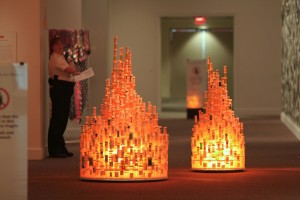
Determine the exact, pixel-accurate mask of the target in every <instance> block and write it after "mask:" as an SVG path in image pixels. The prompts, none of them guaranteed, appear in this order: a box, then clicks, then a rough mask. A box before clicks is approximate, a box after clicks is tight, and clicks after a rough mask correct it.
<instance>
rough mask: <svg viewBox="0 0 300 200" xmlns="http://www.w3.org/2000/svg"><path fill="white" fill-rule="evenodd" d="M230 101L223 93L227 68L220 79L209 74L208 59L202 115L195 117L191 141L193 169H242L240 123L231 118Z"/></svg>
mask: <svg viewBox="0 0 300 200" xmlns="http://www.w3.org/2000/svg"><path fill="white" fill-rule="evenodd" d="M231 103H232V100H231V99H230V98H229V96H228V92H227V68H226V66H225V67H224V76H223V77H220V74H219V71H218V70H216V71H213V65H212V63H211V61H210V59H208V89H207V91H206V92H205V105H204V109H205V113H204V112H202V111H199V116H195V124H194V127H193V135H192V139H191V148H192V156H191V160H192V169H193V170H216V171H220V170H224V171H225V170H243V169H244V168H245V142H244V135H243V124H242V123H241V122H239V119H238V118H236V117H234V112H233V111H232V110H231Z"/></svg>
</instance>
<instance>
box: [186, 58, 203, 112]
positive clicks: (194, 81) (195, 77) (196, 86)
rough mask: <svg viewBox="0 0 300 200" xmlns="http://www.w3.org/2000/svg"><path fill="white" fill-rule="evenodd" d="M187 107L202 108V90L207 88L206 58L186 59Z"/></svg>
mask: <svg viewBox="0 0 300 200" xmlns="http://www.w3.org/2000/svg"><path fill="white" fill-rule="evenodd" d="M187 67H188V70H187V98H186V100H187V101H186V103H187V108H188V109H199V108H203V106H204V105H203V103H204V91H206V90H207V65H206V60H187Z"/></svg>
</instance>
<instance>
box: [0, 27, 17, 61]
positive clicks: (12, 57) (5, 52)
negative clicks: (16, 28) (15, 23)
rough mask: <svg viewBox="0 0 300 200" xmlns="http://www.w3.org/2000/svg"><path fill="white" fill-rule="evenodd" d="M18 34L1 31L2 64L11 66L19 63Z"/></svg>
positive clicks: (0, 57)
mask: <svg viewBox="0 0 300 200" xmlns="http://www.w3.org/2000/svg"><path fill="white" fill-rule="evenodd" d="M16 41H17V34H16V33H15V32H12V31H1V30H0V64H11V63H13V62H16V61H17V42H16Z"/></svg>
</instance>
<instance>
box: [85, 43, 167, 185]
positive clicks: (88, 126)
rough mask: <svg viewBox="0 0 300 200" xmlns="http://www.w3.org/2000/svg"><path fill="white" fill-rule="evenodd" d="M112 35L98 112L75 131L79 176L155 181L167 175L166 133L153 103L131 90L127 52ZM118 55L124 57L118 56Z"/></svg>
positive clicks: (131, 76)
mask: <svg viewBox="0 0 300 200" xmlns="http://www.w3.org/2000/svg"><path fill="white" fill-rule="evenodd" d="M117 46H118V42H117V38H115V39H114V59H113V70H112V75H111V79H107V80H106V93H105V97H104V101H103V103H102V104H101V115H97V112H96V107H94V108H93V115H92V116H87V117H86V122H85V125H83V126H82V133H81V136H80V178H81V179H87V180H106V181H110V180H111V181H139V180H161V179H166V178H167V177H168V141H169V139H168V133H167V128H166V127H161V126H159V125H158V114H157V112H156V106H153V105H151V103H150V102H148V103H147V105H146V104H145V103H143V101H142V98H141V97H140V96H139V95H137V94H136V91H135V77H134V76H133V75H132V64H131V52H130V51H129V49H128V48H126V51H125V55H123V49H122V48H120V50H119V59H118V60H117V51H118V49H117V48H118V47H117ZM123 57H124V58H123Z"/></svg>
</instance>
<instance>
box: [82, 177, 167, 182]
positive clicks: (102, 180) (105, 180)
mask: <svg viewBox="0 0 300 200" xmlns="http://www.w3.org/2000/svg"><path fill="white" fill-rule="evenodd" d="M167 179H168V178H167V177H166V178H164V177H162V178H128V179H125V178H92V177H91V178H87V177H80V180H83V181H99V182H150V181H164V180H167Z"/></svg>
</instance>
